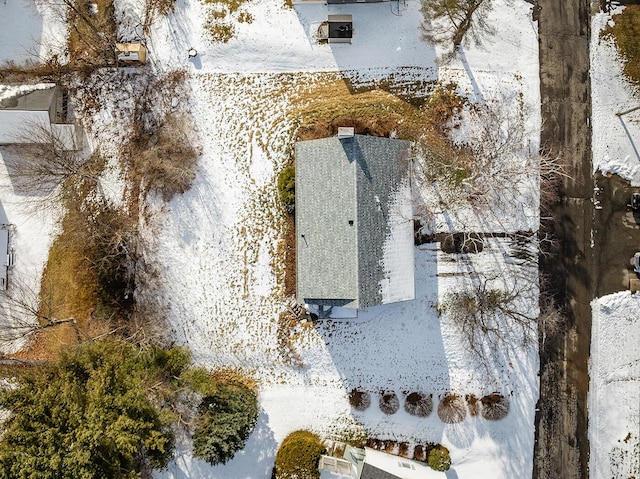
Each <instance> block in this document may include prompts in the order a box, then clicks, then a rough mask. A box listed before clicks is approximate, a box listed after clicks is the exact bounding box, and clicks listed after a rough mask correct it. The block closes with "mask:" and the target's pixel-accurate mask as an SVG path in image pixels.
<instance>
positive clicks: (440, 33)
mask: <svg viewBox="0 0 640 479" xmlns="http://www.w3.org/2000/svg"><path fill="white" fill-rule="evenodd" d="M421 3H422V7H421V9H420V11H421V12H422V15H423V17H424V21H423V23H422V36H423V38H424V39H425V40H426V41H427V42H429V43H432V44H435V45H442V46H447V45H451V46H452V47H453V50H454V51H455V49H456V48H457V47H458V46H460V45H461V44H462V42H463V41H464V40H465V37H467V35H470V36H471V37H472V39H473V40H474V41H476V42H478V41H479V40H480V37H481V35H482V33H483V32H488V31H489V26H488V25H487V23H486V22H485V17H486V15H487V12H488V11H489V10H490V9H491V0H422V2H421Z"/></svg>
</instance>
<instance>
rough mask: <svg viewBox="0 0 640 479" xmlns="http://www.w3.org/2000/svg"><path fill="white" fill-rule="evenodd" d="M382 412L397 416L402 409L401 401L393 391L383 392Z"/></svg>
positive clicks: (381, 398)
mask: <svg viewBox="0 0 640 479" xmlns="http://www.w3.org/2000/svg"><path fill="white" fill-rule="evenodd" d="M379 406H380V410H381V411H382V412H383V413H385V414H395V413H397V412H398V409H400V400H399V399H398V396H397V395H396V393H395V392H393V391H383V392H382V393H381V394H380V401H379Z"/></svg>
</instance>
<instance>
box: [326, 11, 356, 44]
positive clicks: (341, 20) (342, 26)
mask: <svg viewBox="0 0 640 479" xmlns="http://www.w3.org/2000/svg"><path fill="white" fill-rule="evenodd" d="M328 24H329V35H328V41H329V43H351V38H352V37H353V19H352V16H351V15H329V17H328Z"/></svg>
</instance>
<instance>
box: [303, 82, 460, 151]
mask: <svg viewBox="0 0 640 479" xmlns="http://www.w3.org/2000/svg"><path fill="white" fill-rule="evenodd" d="M380 84H382V85H384V89H383V88H379V85H380ZM394 90H396V88H395V87H394V84H393V83H392V79H385V80H382V81H379V82H376V83H375V84H370V85H369V86H368V87H367V88H363V87H362V86H360V87H358V88H354V85H353V83H352V82H351V81H345V80H344V79H342V77H340V76H337V75H336V76H334V77H333V78H329V79H327V80H325V81H322V82H317V83H315V84H314V85H313V86H312V87H311V88H306V89H302V90H301V91H299V92H297V98H296V103H297V104H298V107H297V113H298V115H299V122H300V128H299V130H298V139H299V140H306V139H311V138H320V137H323V136H324V137H326V136H331V135H334V134H335V133H336V131H337V127H338V126H353V127H354V128H355V129H356V132H357V133H361V134H370V135H374V136H389V135H391V134H394V135H395V136H396V137H397V138H400V139H406V140H423V141H429V139H430V138H433V137H438V138H443V135H441V134H440V133H441V132H442V131H444V130H443V128H442V125H443V124H446V123H449V121H450V120H451V119H452V118H453V117H454V116H455V114H456V113H458V112H459V111H460V109H461V108H462V107H463V105H464V101H465V100H464V98H462V97H461V96H459V95H457V94H456V93H455V85H445V86H436V87H434V88H433V89H432V91H431V94H430V95H429V96H427V97H426V98H423V96H421V95H416V96H415V97H410V96H409V95H408V94H407V92H406V91H407V87H406V85H405V88H404V93H403V94H402V95H400V94H397V93H393V92H394Z"/></svg>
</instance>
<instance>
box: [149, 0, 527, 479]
mask: <svg viewBox="0 0 640 479" xmlns="http://www.w3.org/2000/svg"><path fill="white" fill-rule="evenodd" d="M418 7H419V3H418V2H417V1H415V0H410V1H409V2H407V4H406V6H401V14H402V15H401V16H396V15H394V14H393V13H392V12H391V11H390V9H391V8H396V4H395V3H394V4H389V3H381V4H369V5H342V6H329V7H327V6H326V5H324V4H322V3H313V2H311V3H307V2H305V3H302V4H296V5H295V7H294V9H293V10H292V9H287V8H285V7H284V6H283V5H282V4H281V3H280V2H278V1H274V0H260V1H256V2H251V3H250V4H249V6H248V7H247V8H248V9H249V11H250V12H251V13H252V14H253V16H254V21H253V23H251V24H241V25H239V26H238V29H237V36H236V38H234V39H232V40H231V41H229V43H227V44H224V45H215V44H211V42H210V41H209V40H208V39H207V35H208V34H207V32H206V31H205V30H204V29H203V27H202V23H201V22H202V20H201V19H202V18H203V15H202V13H203V6H202V5H201V4H200V3H198V2H195V1H193V2H178V9H177V11H176V12H175V14H173V15H171V16H169V18H168V19H166V20H161V21H159V22H158V23H157V24H156V25H155V26H154V29H153V35H152V38H151V40H150V42H149V49H150V52H151V57H152V58H153V64H154V67H157V68H159V69H161V70H165V71H166V70H171V69H174V68H188V69H189V71H190V72H191V73H192V76H191V80H190V82H191V88H192V98H191V103H192V105H191V112H192V115H193V117H194V123H195V124H196V125H198V134H199V137H200V138H199V141H200V142H201V144H202V147H203V157H202V158H201V161H200V164H199V172H198V177H197V179H196V181H195V184H194V185H193V188H192V189H191V190H190V191H188V192H187V193H185V194H184V195H182V196H179V197H176V198H174V200H173V201H172V202H171V203H169V204H168V205H162V204H161V203H160V202H158V203H153V202H152V204H150V205H149V207H148V213H149V214H148V215H146V217H147V218H151V220H150V223H149V224H148V225H147V226H148V228H147V231H148V235H147V236H146V238H145V240H146V241H145V255H146V259H147V260H148V261H149V262H153V263H154V264H157V266H158V271H160V278H159V279H160V284H161V286H160V287H159V288H158V289H156V290H148V291H145V292H142V293H141V294H144V295H148V297H152V298H155V300H156V301H158V302H159V303H160V304H162V305H163V306H164V309H165V310H166V311H167V312H168V317H169V321H170V324H171V327H172V329H173V333H174V334H175V337H176V339H177V341H178V342H179V343H182V344H187V345H188V346H189V347H190V348H191V350H192V351H193V354H194V358H195V360H196V361H197V362H198V363H199V364H204V365H207V366H210V367H218V366H232V367H239V368H242V369H244V370H245V371H247V372H249V373H251V374H253V375H254V376H255V377H256V378H257V379H258V380H259V382H260V405H261V410H262V413H261V416H260V419H259V423H258V427H257V429H256V431H254V433H253V434H252V436H251V437H250V438H249V442H248V444H247V448H246V449H245V450H244V451H242V452H241V453H239V454H238V455H237V456H236V457H235V458H234V459H233V460H232V461H231V462H230V463H229V464H227V465H226V466H217V467H209V466H207V465H206V464H204V463H202V462H201V461H198V460H194V459H193V458H192V457H191V454H190V452H189V449H188V444H186V443H182V444H181V446H180V449H179V451H178V455H177V458H176V460H175V461H174V462H173V463H172V464H171V465H170V468H169V470H168V471H167V472H164V473H161V474H160V476H163V477H175V478H178V477H179V478H182V477H194V476H198V477H204V476H206V477H219V478H252V479H263V478H264V479H266V478H268V477H269V475H270V472H271V466H272V462H273V457H274V455H275V452H276V450H277V446H278V444H279V443H280V442H281V441H282V439H284V437H285V436H286V435H287V434H288V433H290V432H292V431H293V430H296V429H301V428H308V429H311V430H313V431H316V432H319V433H321V434H323V435H325V436H329V437H334V438H339V437H355V436H356V435H358V434H360V433H361V431H362V427H364V429H366V431H367V432H368V433H369V434H370V435H371V436H375V437H379V438H393V439H396V440H407V441H410V442H413V443H419V442H425V441H431V442H441V443H443V444H445V445H446V446H447V447H449V448H450V450H451V453H452V458H453V464H454V469H455V473H456V474H457V475H458V477H460V478H470V477H479V476H482V477H495V478H516V477H522V478H524V477H530V475H531V468H532V451H533V431H534V408H535V402H536V400H537V398H538V387H537V375H536V373H537V371H538V358H537V348H536V343H535V341H533V342H529V343H526V344H524V343H523V338H522V337H521V336H519V335H518V334H514V335H513V337H511V338H510V339H511V344H512V346H513V347H512V348H506V349H505V350H501V351H497V352H496V356H495V357H493V358H492V359H487V361H486V362H488V363H489V364H485V361H479V360H478V359H477V358H475V357H474V356H473V355H472V354H471V353H470V352H469V351H467V349H466V348H465V347H464V346H463V345H462V343H461V338H460V334H459V333H458V331H457V329H456V328H455V327H454V326H453V325H452V324H451V321H450V320H449V319H448V317H447V315H446V314H444V315H442V316H439V315H438V312H437V310H436V306H437V304H438V301H439V300H442V298H443V296H444V295H445V294H446V292H447V291H451V290H453V289H459V288H463V287H465V285H466V286H469V285H470V284H471V282H472V281H477V280H478V276H477V274H478V272H482V273H483V274H486V275H487V276H489V277H491V278H497V279H494V280H493V282H494V283H496V282H497V283H499V284H500V286H501V287H504V288H506V289H509V288H510V287H511V286H513V283H514V282H515V281H518V282H522V281H525V282H526V284H527V291H528V293H526V294H524V293H523V295H522V298H521V301H522V303H521V304H520V308H522V310H523V311H526V312H527V313H529V314H531V315H533V316H535V315H536V313H537V266H536V265H535V264H531V265H528V266H516V265H514V264H513V263H512V261H511V260H510V255H509V245H508V241H507V240H500V241H497V240H496V241H491V242H488V243H487V245H486V247H485V250H484V251H483V252H482V253H480V254H477V255H474V256H473V257H466V256H456V255H447V254H444V253H442V252H439V251H438V248H437V245H435V244H434V245H424V246H423V247H420V248H418V249H417V250H416V269H415V274H416V299H415V300H414V301H409V302H403V303H397V304H394V305H388V306H384V307H377V308H370V309H368V310H361V311H359V312H358V315H357V317H355V318H347V319H340V320H337V319H336V320H324V321H321V322H320V323H318V324H317V325H316V326H315V327H313V326H311V325H310V324H307V325H306V326H302V327H300V328H299V329H298V330H297V331H296V333H297V334H296V339H295V341H294V342H293V345H294V347H295V349H296V353H297V354H299V356H300V359H301V361H302V363H303V365H302V366H301V367H300V366H293V365H290V364H286V363H285V362H284V361H283V359H282V354H281V351H280V350H279V347H278V339H277V325H278V316H279V313H280V312H282V311H283V310H284V304H283V303H284V301H285V298H283V291H282V286H281V284H280V283H279V282H278V278H279V277H280V275H281V274H282V271H283V265H282V264H280V263H279V256H278V254H277V252H278V247H279V244H280V241H282V239H281V238H282V232H283V227H284V224H283V218H282V212H281V210H280V208H279V205H278V203H277V201H278V200H277V191H276V187H275V181H276V175H277V173H278V171H279V170H280V169H281V168H282V167H283V166H284V165H285V164H286V162H287V161H288V159H289V157H288V155H289V153H288V152H289V151H290V150H291V148H292V145H293V141H294V133H295V128H296V126H297V123H296V121H297V118H296V116H295V105H293V103H292V102H293V100H292V98H293V97H294V96H295V95H294V94H295V92H297V91H300V90H303V89H307V90H310V89H311V88H312V87H313V85H314V84H317V83H318V82H322V81H323V77H322V73H318V72H331V71H336V70H339V71H342V72H343V75H344V76H345V78H348V80H349V81H350V82H355V84H356V85H357V84H358V82H361V83H363V84H364V83H367V84H371V82H372V80H376V79H377V80H379V79H381V78H384V79H385V80H386V81H389V82H391V83H394V82H395V84H397V85H402V84H417V83H419V81H422V82H424V83H425V84H426V83H428V82H431V81H434V80H438V79H441V80H444V81H456V82H458V83H459V85H460V87H461V88H462V89H463V91H467V92H468V93H469V94H470V95H471V96H472V97H473V98H475V99H476V100H482V99H492V98H498V99H499V98H503V97H504V96H505V95H507V96H508V97H509V98H512V99H516V98H519V99H520V105H521V106H522V107H523V108H522V111H523V112H525V114H526V122H527V129H528V131H529V134H530V141H531V144H532V145H533V148H534V149H535V148H536V147H537V141H538V139H537V130H538V128H539V118H540V117H539V106H538V104H539V96H538V86H537V85H538V66H537V63H538V61H537V39H536V32H535V25H533V24H532V23H531V21H530V14H529V6H527V4H526V3H523V4H522V5H521V4H519V3H518V4H512V3H511V2H502V1H498V2H496V9H495V12H494V13H493V14H492V23H493V24H495V26H496V27H497V29H498V30H497V33H496V35H495V36H493V37H490V38H488V39H486V42H485V45H484V47H482V48H467V49H465V50H464V61H463V60H462V59H456V60H454V61H453V62H452V63H450V64H449V65H447V66H446V67H440V68H439V67H438V66H437V65H436V64H435V63H434V60H435V58H436V56H437V54H438V52H436V51H435V50H434V49H433V48H432V47H430V46H429V45H427V44H425V43H424V42H422V41H421V40H420V28H419V27H420V14H419V12H418ZM329 12H330V13H351V14H353V16H354V17H353V18H354V31H355V33H354V38H353V44H352V45H331V46H330V45H318V44H317V43H315V42H314V40H313V34H314V33H313V32H314V28H315V26H316V25H317V24H318V23H319V22H321V21H323V20H326V16H327V13H329ZM505 19H508V21H507V20H505ZM190 47H194V48H196V49H197V50H198V52H199V55H198V57H196V58H195V59H192V60H189V59H188V58H187V55H186V52H187V49H188V48H190ZM417 93H419V92H417ZM534 209H535V206H534V207H533V208H532V209H531V210H527V211H526V212H524V213H523V214H517V213H516V214H515V215H513V219H514V220H515V223H514V224H517V225H518V226H517V227H529V228H533V229H535V228H536V227H537V215H536V214H533V215H527V214H526V213H528V212H530V211H533V210H534ZM478 215H480V216H481V215H482V211H475V212H474V213H473V216H475V217H477V216H478ZM478 224H482V221H481V220H479V221H478ZM516 278H518V279H516ZM500 282H504V284H501V283H500ZM496 287H497V285H496ZM354 387H360V388H363V389H365V390H368V391H370V392H371V393H372V395H373V404H372V406H371V407H370V408H369V409H368V410H367V411H365V412H364V413H357V414H356V413H355V412H354V411H353V410H352V409H351V408H350V406H349V402H348V398H347V394H348V392H349V391H350V390H351V389H352V388H354ZM380 389H391V390H394V391H395V392H396V393H397V394H398V396H399V397H400V399H401V403H402V399H403V392H405V393H406V392H411V391H424V392H426V393H431V394H433V395H434V403H435V404H434V406H437V401H438V395H441V394H444V393H446V392H449V391H453V392H456V393H459V394H462V395H464V394H475V395H476V396H482V395H484V394H488V393H491V392H494V391H495V392H500V393H502V394H504V395H505V396H506V397H507V398H508V399H509V401H510V404H511V410H510V413H509V415H508V416H507V418H505V419H504V420H502V421H498V422H488V421H486V420H484V419H482V418H478V417H473V418H472V417H467V419H466V420H465V421H463V422H462V423H460V424H457V425H445V424H444V423H442V422H441V421H440V420H439V419H438V416H437V415H436V413H435V411H434V412H433V413H432V414H431V415H430V416H429V417H428V418H425V419H416V418H414V417H413V416H409V415H408V414H407V413H405V412H404V411H403V410H402V409H401V410H400V411H399V412H398V413H397V414H395V415H392V416H385V415H384V414H383V413H382V412H380V410H379V409H378V407H377V393H378V392H379V391H380Z"/></svg>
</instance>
